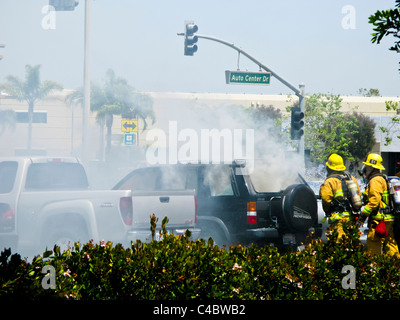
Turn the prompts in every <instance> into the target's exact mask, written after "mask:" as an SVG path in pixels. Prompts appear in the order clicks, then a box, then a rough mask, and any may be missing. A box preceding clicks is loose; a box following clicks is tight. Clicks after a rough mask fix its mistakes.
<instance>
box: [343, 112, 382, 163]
mask: <svg viewBox="0 0 400 320" xmlns="http://www.w3.org/2000/svg"><path fill="white" fill-rule="evenodd" d="M345 118H347V119H348V120H347V121H348V122H354V123H355V127H356V128H357V129H356V130H354V131H350V132H348V136H347V137H348V140H349V142H350V144H349V150H350V151H351V154H352V155H353V157H354V158H355V160H356V161H357V162H358V161H361V160H364V159H365V158H366V157H367V154H368V153H369V152H370V151H371V150H372V148H373V147H374V145H375V144H376V139H375V126H376V123H375V122H374V121H373V120H372V119H371V118H370V117H368V116H366V115H364V114H362V113H358V112H353V113H352V114H345Z"/></svg>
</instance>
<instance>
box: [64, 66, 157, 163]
mask: <svg viewBox="0 0 400 320" xmlns="http://www.w3.org/2000/svg"><path fill="white" fill-rule="evenodd" d="M66 101H67V102H69V103H71V102H73V101H74V102H77V103H82V101H83V89H82V88H79V89H78V90H77V91H75V92H73V93H71V94H70V95H68V96H67V97H66ZM90 110H91V111H94V112H96V121H97V123H98V124H99V126H100V154H101V155H103V153H104V152H103V149H104V146H103V145H104V126H105V127H106V128H107V134H106V152H109V151H110V149H111V135H112V125H113V122H114V115H121V116H122V117H124V118H127V119H133V118H136V117H138V118H140V119H142V120H143V121H144V129H146V127H147V121H148V120H149V119H150V120H151V123H153V121H154V120H155V117H154V112H153V100H152V98H151V97H150V96H148V95H146V94H142V93H137V92H135V91H134V89H133V87H132V86H131V85H129V84H128V81H127V80H126V79H124V78H121V77H117V76H116V75H115V72H114V71H113V70H112V69H108V70H107V72H106V76H105V79H104V84H103V85H102V86H100V85H98V84H96V83H93V84H91V92H90ZM101 158H102V156H101Z"/></svg>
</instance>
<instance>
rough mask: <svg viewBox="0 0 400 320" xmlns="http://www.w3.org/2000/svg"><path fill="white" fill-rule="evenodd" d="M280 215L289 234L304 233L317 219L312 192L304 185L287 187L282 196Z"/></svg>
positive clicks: (315, 202)
mask: <svg viewBox="0 0 400 320" xmlns="http://www.w3.org/2000/svg"><path fill="white" fill-rule="evenodd" d="M282 215H283V221H284V223H285V227H286V228H287V229H288V231H289V232H293V233H306V232H307V231H308V230H309V229H310V228H311V227H312V226H314V225H315V224H316V222H317V219H318V208H317V199H316V198H315V194H314V192H313V191H312V190H311V189H310V188H309V187H308V186H306V185H304V184H295V185H291V186H289V187H287V188H286V190H285V191H284V192H283V196H282Z"/></svg>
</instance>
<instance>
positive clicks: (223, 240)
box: [197, 217, 230, 247]
mask: <svg viewBox="0 0 400 320" xmlns="http://www.w3.org/2000/svg"><path fill="white" fill-rule="evenodd" d="M198 219H199V222H198V224H197V227H198V228H200V229H201V233H200V236H199V238H200V239H204V240H206V241H207V240H208V239H209V238H212V239H213V241H214V244H216V245H217V246H219V247H222V246H224V245H226V246H227V245H229V242H230V237H229V231H228V229H227V228H226V226H225V225H224V224H223V222H222V221H221V220H220V219H218V218H215V217H199V218H198ZM203 219H204V220H203ZM208 219H214V220H215V221H213V220H208Z"/></svg>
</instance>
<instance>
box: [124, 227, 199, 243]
mask: <svg viewBox="0 0 400 320" xmlns="http://www.w3.org/2000/svg"><path fill="white" fill-rule="evenodd" d="M186 230H189V231H190V233H191V235H190V240H193V241H194V240H197V239H198V238H199V236H200V233H201V229H199V228H186V229H183V228H182V229H180V228H177V229H167V232H168V233H169V234H175V235H184V234H185V232H186ZM126 239H127V242H128V243H130V242H131V241H132V242H136V240H140V241H141V242H150V241H151V240H152V237H151V231H150V230H130V231H128V234H127V238H126ZM154 240H156V241H159V240H161V237H160V230H156V233H155V235H154Z"/></svg>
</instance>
